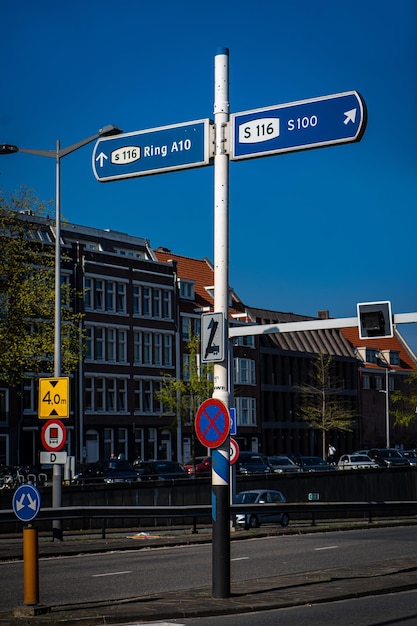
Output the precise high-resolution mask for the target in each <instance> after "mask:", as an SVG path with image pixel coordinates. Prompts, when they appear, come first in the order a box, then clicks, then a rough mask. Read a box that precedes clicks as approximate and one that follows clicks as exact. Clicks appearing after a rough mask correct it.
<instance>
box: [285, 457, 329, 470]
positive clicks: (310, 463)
mask: <svg viewBox="0 0 417 626" xmlns="http://www.w3.org/2000/svg"><path fill="white" fill-rule="evenodd" d="M295 462H296V463H298V465H299V466H300V469H301V471H302V472H326V471H329V470H330V471H331V470H335V469H336V466H335V465H329V463H327V461H325V460H324V459H322V458H321V456H299V457H297V458H296V459H295Z"/></svg>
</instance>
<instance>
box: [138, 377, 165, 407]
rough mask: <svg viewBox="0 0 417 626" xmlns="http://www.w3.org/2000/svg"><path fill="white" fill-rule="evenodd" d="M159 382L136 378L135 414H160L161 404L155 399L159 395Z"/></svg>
mask: <svg viewBox="0 0 417 626" xmlns="http://www.w3.org/2000/svg"><path fill="white" fill-rule="evenodd" d="M160 391H161V382H160V381H159V380H155V379H151V378H137V379H135V381H134V396H135V413H136V414H138V413H147V414H149V413H153V414H162V411H163V408H162V404H161V402H160V401H159V400H158V399H157V398H156V397H155V394H157V393H160Z"/></svg>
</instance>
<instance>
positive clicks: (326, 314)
mask: <svg viewBox="0 0 417 626" xmlns="http://www.w3.org/2000/svg"><path fill="white" fill-rule="evenodd" d="M317 317H318V318H319V319H320V320H329V319H330V313H329V311H328V310H327V309H325V310H323V311H318V312H317Z"/></svg>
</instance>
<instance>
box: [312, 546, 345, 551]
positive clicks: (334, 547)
mask: <svg viewBox="0 0 417 626" xmlns="http://www.w3.org/2000/svg"><path fill="white" fill-rule="evenodd" d="M338 547H339V546H324V547H323V548H314V549H315V550H335V549H336V548H338Z"/></svg>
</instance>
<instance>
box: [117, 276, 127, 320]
mask: <svg viewBox="0 0 417 626" xmlns="http://www.w3.org/2000/svg"><path fill="white" fill-rule="evenodd" d="M117 312H118V313H126V285H125V284H124V283H117Z"/></svg>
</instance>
